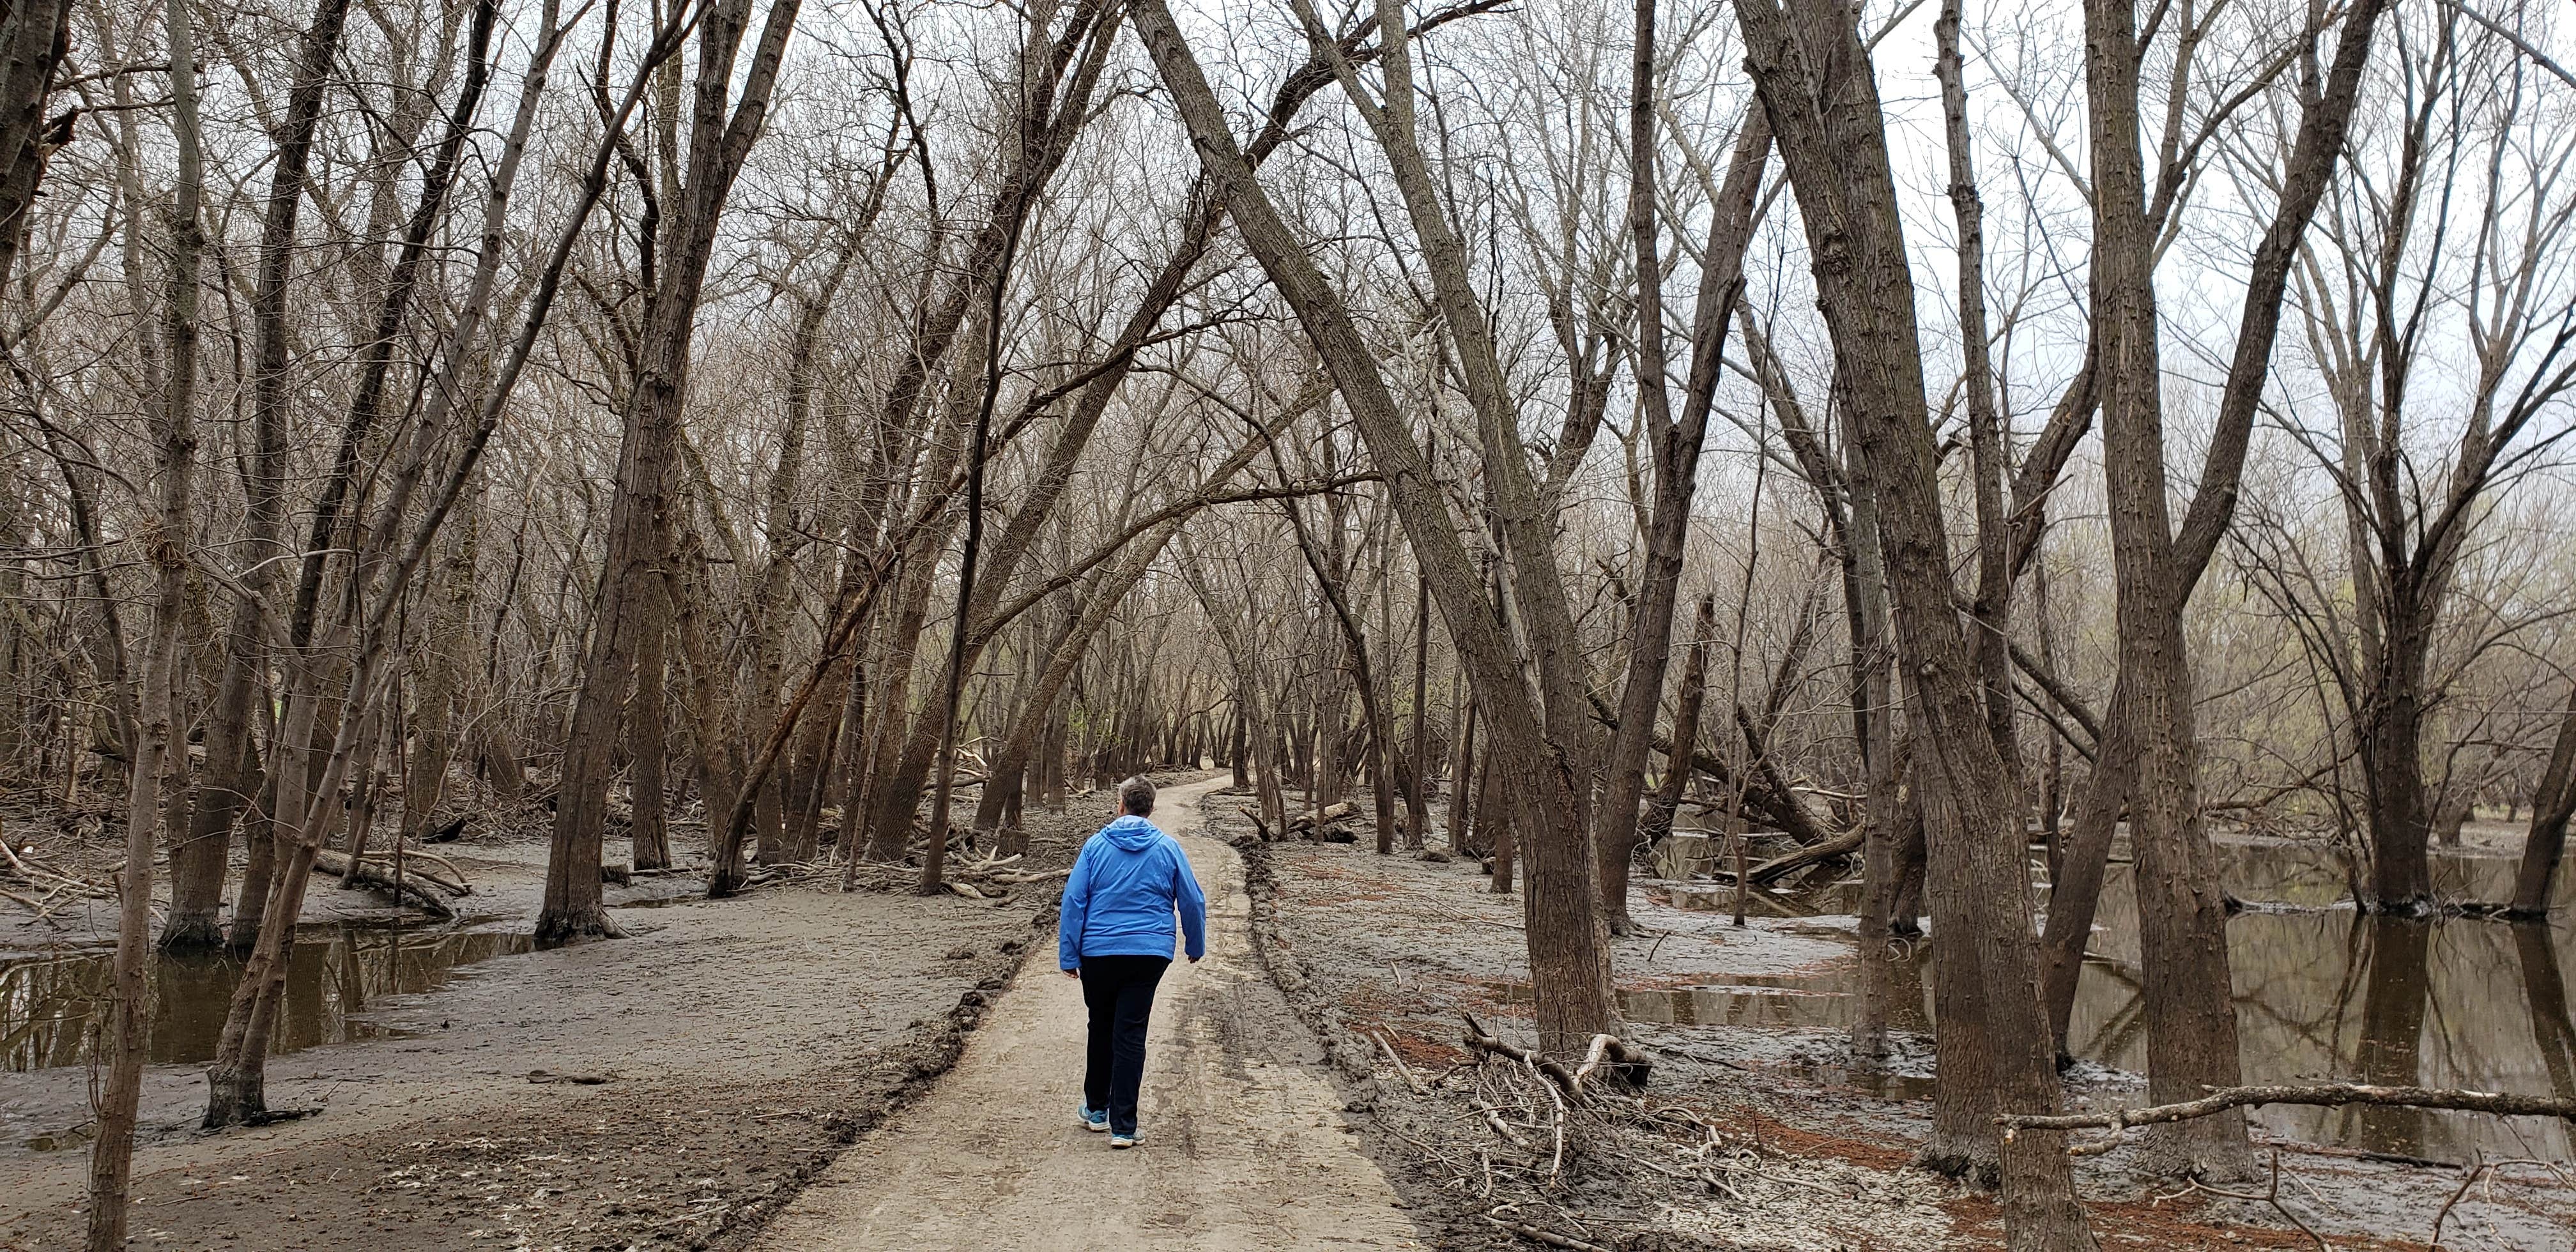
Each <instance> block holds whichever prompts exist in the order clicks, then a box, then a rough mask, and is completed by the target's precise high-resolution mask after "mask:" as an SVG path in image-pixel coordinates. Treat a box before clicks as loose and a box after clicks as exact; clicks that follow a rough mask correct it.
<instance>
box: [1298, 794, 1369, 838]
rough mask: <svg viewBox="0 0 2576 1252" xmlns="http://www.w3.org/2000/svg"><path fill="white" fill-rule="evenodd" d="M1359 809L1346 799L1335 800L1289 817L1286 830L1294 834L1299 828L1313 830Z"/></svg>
mask: <svg viewBox="0 0 2576 1252" xmlns="http://www.w3.org/2000/svg"><path fill="white" fill-rule="evenodd" d="M1359 811H1360V806H1358V805H1356V804H1353V803H1351V802H1350V801H1348V800H1341V801H1336V802H1335V803H1332V804H1328V805H1325V806H1324V807H1323V808H1320V809H1314V810H1311V811H1309V812H1304V813H1300V814H1298V815H1296V816H1295V817H1291V818H1289V819H1288V832H1289V833H1290V834H1295V833H1297V832H1298V831H1301V830H1313V829H1314V828H1316V827H1318V826H1330V825H1332V824H1333V823H1335V822H1338V821H1340V820H1342V819H1343V818H1346V817H1349V816H1351V815H1352V814H1355V813H1357V812H1359Z"/></svg>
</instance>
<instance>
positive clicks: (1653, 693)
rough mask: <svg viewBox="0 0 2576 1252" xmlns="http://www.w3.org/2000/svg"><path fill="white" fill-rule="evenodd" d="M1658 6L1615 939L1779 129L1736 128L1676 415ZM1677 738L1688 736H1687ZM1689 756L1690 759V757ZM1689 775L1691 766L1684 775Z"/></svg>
mask: <svg viewBox="0 0 2576 1252" xmlns="http://www.w3.org/2000/svg"><path fill="white" fill-rule="evenodd" d="M1655 107H1656V95H1655V0H1636V23H1635V29H1634V33H1633V35H1632V38H1631V43H1630V49H1629V88H1628V233H1629V239H1630V243H1631V244H1632V245H1633V247H1634V255H1635V261H1636V268H1635V273H1636V283H1637V314H1636V316H1637V342H1636V361H1637V392H1638V396H1639V398H1640V399H1641V400H1642V401H1643V402H1644V409H1645V412H1644V415H1643V418H1644V425H1645V428H1646V432H1647V437H1648V440H1649V443H1650V446H1651V450H1652V454H1653V460H1654V466H1655V486H1654V504H1653V509H1652V511H1651V513H1650V514H1649V517H1648V520H1647V523H1646V536H1645V540H1646V542H1645V568H1644V571H1643V572H1642V574H1641V575H1640V577H1639V579H1638V587H1637V600H1636V608H1635V610H1634V611H1633V612H1632V613H1631V614H1630V616H1629V629H1628V665H1627V676H1626V683H1625V686H1624V687H1623V689H1622V691H1621V694H1620V699H1619V729H1618V730H1616V731H1614V732H1613V733H1612V734H1611V736H1610V747H1609V754H1608V756H1607V757H1606V758H1605V760H1604V762H1603V768H1604V772H1605V775H1606V777H1605V781H1604V786H1603V789H1602V802H1601V812H1600V815H1599V827H1598V830H1597V831H1596V832H1595V835H1594V842H1595V844H1596V847H1597V851H1596V853H1595V855H1596V856H1597V858H1598V860H1599V867H1600V882H1601V911H1602V918H1603V921H1604V923H1605V924H1606V925H1607V926H1608V927H1609V929H1610V933H1612V934H1618V935H1624V934H1628V933H1630V932H1632V931H1634V930H1635V929H1636V925H1635V923H1633V922H1631V921H1630V920H1629V919H1628V862H1629V860H1630V858H1631V857H1633V856H1634V855H1635V853H1636V847H1637V817H1638V813H1637V803H1638V800H1639V798H1640V796H1641V794H1642V793H1643V791H1644V790H1645V771H1646V755H1647V752H1648V750H1649V749H1650V748H1651V747H1652V745H1653V739H1654V731H1655V713H1656V710H1658V709H1659V708H1661V707H1662V706H1663V701H1664V678H1665V672H1666V670H1667V669H1669V668H1670V665H1671V661H1672V635H1673V608H1674V605H1675V603H1676V602H1677V601H1678V600H1679V598H1680V594H1681V578H1682V558H1683V555H1684V553H1683V547H1684V545H1685V544H1686V543H1687V542H1688V541H1689V539H1690V511H1691V500H1692V498H1693V497H1694V496H1695V495H1697V493H1698V490H1699V457H1700V448H1701V445H1702V444H1704V443H1705V442H1706V441H1707V434H1708V417H1709V410H1710V407H1711V403H1712V400H1713V397H1714V395H1715V389H1716V385H1717V357H1718V355H1719V353H1721V352H1723V351H1724V350H1725V344H1726V327H1727V323H1728V321H1729V319H1730V318H1731V317H1732V315H1733V311H1734V306H1735V300H1736V296H1737V294H1738V293H1739V292H1740V291H1741V290H1742V288H1743V268H1744V249H1745V247H1746V245H1747V244H1748V243H1749V242H1750V241H1751V240H1752V237H1753V209H1754V197H1755V195H1756V193H1757V192H1758V190H1759V189H1760V187H1761V183H1762V169H1763V166H1764V165H1765V164H1766V163H1767V162H1768V161H1769V160H1770V155H1771V131H1770V127H1769V125H1768V124H1767V123H1766V122H1765V121H1764V120H1763V118H1762V115H1761V110H1760V108H1759V107H1755V108H1753V109H1751V110H1749V111H1748V112H1747V113H1746V115H1745V119H1744V121H1743V123H1742V124H1741V125H1739V126H1738V127H1737V129H1736V145H1735V158H1734V160H1733V162H1731V163H1730V164H1729V166H1728V168H1727V171H1726V183H1725V185H1724V186H1722V187H1721V188H1720V189H1719V190H1718V193H1717V207H1716V211H1715V213H1714V216H1713V221H1712V222H1711V224H1710V228H1709V229H1710V236H1711V237H1710V239H1709V243H1708V247H1707V248H1706V249H1705V250H1704V251H1703V253H1702V255H1701V257H1700V288H1699V301H1698V306H1697V308H1696V310H1695V312H1694V314H1693V318H1692V333H1691V369H1690V377H1689V380H1688V383H1689V391H1688V394H1687V395H1686V396H1685V397H1684V400H1683V403H1682V416H1681V420H1680V421H1678V422H1676V421H1674V420H1673V411H1672V398H1671V396H1670V394H1669V393H1668V391H1667V388H1666V385H1665V378H1666V375H1667V373H1668V362H1667V359H1666V352H1665V348H1664V294H1663V252H1662V249H1661V247H1660V246H1659V245H1658V244H1657V243H1656V241H1655V236H1656V197H1657V188H1656V186H1655ZM1674 734H1675V738H1676V739H1678V738H1679V737H1680V732H1679V730H1678V729H1676V731H1675V732H1674ZM1683 759H1685V760H1687V759H1689V758H1688V757H1687V756H1685V757H1684V758H1683ZM1685 772H1687V771H1685Z"/></svg>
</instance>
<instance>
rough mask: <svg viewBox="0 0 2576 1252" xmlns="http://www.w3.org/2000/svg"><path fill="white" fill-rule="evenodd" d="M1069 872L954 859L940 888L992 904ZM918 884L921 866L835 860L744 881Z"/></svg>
mask: <svg viewBox="0 0 2576 1252" xmlns="http://www.w3.org/2000/svg"><path fill="white" fill-rule="evenodd" d="M1070 872H1072V871H1070V870H1063V869H1059V870H1045V871H1037V870H1030V869H1027V868H1024V867H1023V866H1022V865H1021V861H1020V856H1019V854H1017V853H1013V854H1012V855H1010V856H996V855H993V854H991V853H989V852H988V853H986V854H984V855H982V856H978V857H963V856H952V857H950V858H948V863H947V864H946V865H945V866H942V867H941V870H940V875H939V877H940V885H941V886H942V887H944V888H946V889H947V891H948V892H949V893H950V894H952V895H955V896H957V897H959V898H961V899H967V900H991V901H993V902H994V903H996V904H999V903H1002V902H1004V901H1007V900H1009V899H1011V898H1012V897H1013V896H1014V895H1016V894H1018V892H1019V889H1020V888H1022V887H1025V886H1028V885H1029V884H1031V883H1040V882H1054V881H1057V880H1060V879H1062V878H1063V877H1064V876H1065V875H1066V874H1068V873H1070ZM919 881H921V867H920V866H918V865H915V864H912V863H909V862H905V861H870V860H861V861H860V862H859V863H858V864H856V865H855V866H854V865H850V864H847V863H845V862H839V861H834V860H829V859H825V860H814V861H782V862H779V863H777V864H774V865H762V866H757V867H755V868H754V869H753V870H752V871H751V873H750V875H749V876H747V877H746V878H744V880H743V889H744V890H749V889H751V888H753V887H759V886H765V885H770V884H777V885H784V886H799V885H805V884H812V883H826V882H829V883H844V882H846V883H847V884H848V885H849V887H850V888H851V889H853V890H857V889H865V890H869V891H905V890H910V889H911V888H912V886H913V884H915V883H917V882H919Z"/></svg>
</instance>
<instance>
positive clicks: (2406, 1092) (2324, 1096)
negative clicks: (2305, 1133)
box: [1995, 1082, 2576, 1156]
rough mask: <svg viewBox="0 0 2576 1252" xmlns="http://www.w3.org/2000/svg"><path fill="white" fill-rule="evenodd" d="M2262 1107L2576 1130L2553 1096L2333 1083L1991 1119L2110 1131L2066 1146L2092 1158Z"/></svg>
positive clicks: (2008, 1125) (2568, 1102) (2008, 1135)
mask: <svg viewBox="0 0 2576 1252" xmlns="http://www.w3.org/2000/svg"><path fill="white" fill-rule="evenodd" d="M2265 1104H2305V1105H2323V1106H2328V1107H2334V1106H2340V1105H2347V1104H2373V1105H2380V1106H2384V1107H2391V1108H2415V1109H2451V1110H2455V1111H2458V1112H2466V1113H2492V1114H2495V1115H2496V1116H2498V1117H2556V1118H2562V1119H2564V1120H2566V1121H2567V1122H2568V1124H2569V1125H2571V1126H2576V1099H2564V1098H2560V1097H2557V1096H2525V1095H2500V1094H2497V1093H2495V1092H2491V1091H2458V1090H2449V1089H2444V1088H2437V1087H2378V1086H2371V1085H2369V1084H2365V1083H2353V1082H2331V1083H2321V1084H2318V1085H2315V1086H2304V1087H2301V1086H2254V1087H2219V1088H2217V1089H2215V1090H2212V1091H2211V1092H2210V1093H2209V1094H2208V1095H2205V1096H2202V1097H2201V1098H2199V1099H2197V1100H2184V1101H2182V1102H2180V1103H2176V1104H2151V1105H2148V1106H2147V1107H2145V1108H2136V1109H2113V1110H2112V1111H2110V1112H2108V1113H2004V1114H2001V1115H1999V1116H1997V1117H1996V1118H1995V1124H1996V1125H1997V1126H2001V1127H2003V1132H2004V1139H2005V1141H2006V1142H2010V1141H2011V1140H2012V1138H2013V1136H2014V1134H2015V1133H2017V1132H2019V1131H2024V1130H2094V1129H2100V1130H2108V1131H2110V1132H2111V1134H2110V1136H2109V1137H2108V1138H2107V1139H2105V1140H2103V1141H2102V1142H2098V1143H2091V1144H2082V1145H2073V1144H2070V1145H2068V1147H2067V1152H2068V1154H2069V1155H2074V1156H2093V1155H2096V1154H2099V1153H2102V1152H2107V1151H2109V1150H2111V1148H2112V1147H2114V1146H2116V1145H2117V1144H2118V1143H2119V1142H2120V1138H2121V1136H2122V1135H2124V1134H2126V1133H2127V1131H2128V1129H2129V1128H2130V1127H2132V1126H2153V1125H2158V1124H2161V1123H2164V1122H2181V1121H2189V1120H2191V1119H2192V1118H2195V1117H2207V1116H2210V1115H2211V1114H2213V1113H2224V1112H2226V1111H2227V1110H2229V1109H2237V1108H2251V1107H2256V1106H2260V1105H2265Z"/></svg>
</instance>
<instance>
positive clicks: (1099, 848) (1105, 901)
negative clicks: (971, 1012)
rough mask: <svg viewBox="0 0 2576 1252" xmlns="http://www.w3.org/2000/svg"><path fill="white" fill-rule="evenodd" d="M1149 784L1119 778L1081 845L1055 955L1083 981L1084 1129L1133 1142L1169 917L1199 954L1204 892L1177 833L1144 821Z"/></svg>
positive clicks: (1114, 1141) (1167, 956)
mask: <svg viewBox="0 0 2576 1252" xmlns="http://www.w3.org/2000/svg"><path fill="white" fill-rule="evenodd" d="M1153 811H1154V784H1152V783H1149V782H1147V781H1145V780H1144V779H1142V778H1130V779H1128V780H1127V781H1125V782H1122V783H1120V784H1118V817H1117V819H1116V820H1114V821H1112V822H1110V823H1109V824H1108V825H1107V826H1104V827H1102V828H1101V829H1100V832H1099V833H1098V834H1095V835H1093V836H1092V837H1091V838H1090V839H1088V840H1086V841H1085V842H1084V843H1083V845H1082V853H1081V855H1079V856H1076V857H1075V858H1074V860H1073V872H1072V873H1071V874H1070V875H1068V876H1067V877H1066V878H1065V880H1064V902H1063V905H1062V907H1061V909H1060V911H1059V913H1058V915H1057V918H1056V924H1055V933H1056V964H1057V965H1058V966H1060V967H1062V968H1063V970H1064V976H1065V977H1067V978H1074V979H1079V980H1081V982H1082V1003H1083V1005H1084V1007H1086V1008H1088V1009H1089V1010H1090V1011H1091V1041H1090V1047H1089V1048H1088V1049H1087V1050H1086V1051H1085V1053H1084V1057H1083V1069H1082V1104H1081V1106H1080V1107H1079V1108H1078V1109H1077V1110H1076V1112H1077V1113H1079V1114H1080V1116H1081V1118H1082V1124H1083V1127H1084V1128H1085V1129H1088V1130H1094V1131H1107V1132H1108V1133H1109V1146H1110V1147H1113V1148H1132V1147H1135V1146H1136V1142H1137V1132H1136V1089H1137V1088H1138V1087H1140V1086H1142V1085H1143V1083H1144V1080H1145V1023H1146V1021H1147V1019H1148V1018H1150V1017H1151V1016H1152V1015H1153V1012H1154V987H1155V985H1156V984H1158V983H1160V982H1161V981H1162V980H1163V971H1164V970H1165V969H1168V968H1170V967H1171V964H1172V916H1173V914H1174V912H1175V911H1177V912H1178V913H1179V915H1180V919H1181V933H1182V934H1183V936H1185V937H1186V938H1187V940H1188V945H1187V946H1188V952H1189V958H1190V961H1191V962H1192V963H1193V964H1195V963H1197V961H1198V959H1199V958H1200V957H1202V956H1205V955H1207V897H1206V896H1205V895H1203V894H1202V893H1201V892H1200V891H1199V880H1198V875H1197V874H1195V873H1192V872H1191V870H1190V858H1189V857H1188V856H1187V855H1185V854H1183V853H1182V851H1181V842H1180V840H1177V839H1174V838H1172V837H1171V836H1170V835H1167V834H1164V833H1163V832H1162V830H1161V829H1160V828H1158V827H1156V826H1155V825H1154V823H1152V822H1149V821H1146V820H1145V818H1146V817H1147V815H1149V814H1151V813H1152V812H1153Z"/></svg>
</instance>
